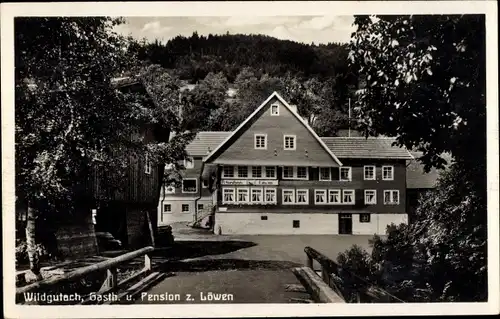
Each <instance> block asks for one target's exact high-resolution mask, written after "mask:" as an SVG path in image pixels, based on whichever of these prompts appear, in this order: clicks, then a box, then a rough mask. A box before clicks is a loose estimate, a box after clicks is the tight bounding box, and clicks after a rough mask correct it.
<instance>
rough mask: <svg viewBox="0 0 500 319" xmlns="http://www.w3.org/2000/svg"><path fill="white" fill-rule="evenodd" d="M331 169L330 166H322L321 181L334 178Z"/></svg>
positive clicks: (320, 170)
mask: <svg viewBox="0 0 500 319" xmlns="http://www.w3.org/2000/svg"><path fill="white" fill-rule="evenodd" d="M331 172H332V171H331V169H330V167H320V168H319V180H320V181H331V180H332V175H331Z"/></svg>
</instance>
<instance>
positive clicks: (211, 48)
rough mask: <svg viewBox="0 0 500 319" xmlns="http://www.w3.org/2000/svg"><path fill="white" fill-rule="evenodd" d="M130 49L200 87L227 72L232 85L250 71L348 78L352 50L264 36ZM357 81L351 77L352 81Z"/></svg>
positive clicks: (182, 40)
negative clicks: (200, 83)
mask: <svg viewBox="0 0 500 319" xmlns="http://www.w3.org/2000/svg"><path fill="white" fill-rule="evenodd" d="M131 50H132V51H133V52H134V53H136V54H137V56H138V58H139V59H140V60H142V61H146V62H148V63H149V64H158V65H160V66H161V67H163V68H165V69H169V70H173V71H174V72H175V75H177V76H178V77H179V78H180V79H181V80H188V81H190V82H192V83H195V82H196V81H198V80H201V79H203V78H205V77H206V76H207V74H208V73H210V72H213V73H218V72H223V73H224V75H225V76H226V77H227V79H228V81H229V82H233V81H234V80H235V79H236V76H237V75H238V73H240V72H241V70H242V69H243V68H245V67H250V68H252V69H253V71H254V72H255V73H256V75H257V76H259V77H260V76H261V75H263V74H268V75H269V76H283V75H285V74H286V73H288V72H290V73H292V74H293V75H295V76H299V77H318V78H320V79H325V78H329V77H335V76H336V75H347V74H348V67H347V54H348V50H347V46H346V45H345V44H339V43H330V44H327V45H314V44H311V45H308V44H304V43H298V42H294V41H288V40H279V39H276V38H273V37H269V36H265V35H243V34H236V35H231V34H225V35H211V34H209V35H208V36H203V35H201V36H199V35H198V33H197V32H194V33H193V34H192V35H191V36H190V37H184V36H177V37H175V38H173V39H171V40H169V41H168V42H166V43H164V44H162V43H161V42H159V41H154V42H149V43H148V42H147V41H145V40H143V41H142V42H138V43H135V44H134V45H133V46H132V47H131ZM350 79H351V81H352V80H353V78H352V74H351V77H350Z"/></svg>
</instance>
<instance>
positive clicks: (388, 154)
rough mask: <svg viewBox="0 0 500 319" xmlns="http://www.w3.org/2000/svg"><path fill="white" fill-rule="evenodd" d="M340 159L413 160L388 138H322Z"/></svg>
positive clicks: (405, 151)
mask: <svg viewBox="0 0 500 319" xmlns="http://www.w3.org/2000/svg"><path fill="white" fill-rule="evenodd" d="M321 139H322V140H323V141H325V144H326V145H327V146H328V148H330V149H331V150H332V152H334V153H335V154H336V155H337V156H338V157H339V158H378V159H413V156H412V155H411V154H410V153H409V152H408V151H407V150H406V149H405V148H403V147H397V146H392V143H393V142H394V140H395V139H394V138H387V137H382V138H378V137H369V138H365V137H322V138H321Z"/></svg>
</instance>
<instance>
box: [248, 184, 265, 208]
mask: <svg viewBox="0 0 500 319" xmlns="http://www.w3.org/2000/svg"><path fill="white" fill-rule="evenodd" d="M253 191H260V200H259V201H254V200H253ZM249 201H250V203H252V204H262V203H263V202H264V189H263V187H251V188H250V198H249Z"/></svg>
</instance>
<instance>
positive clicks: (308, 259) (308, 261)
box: [306, 254, 314, 270]
mask: <svg viewBox="0 0 500 319" xmlns="http://www.w3.org/2000/svg"><path fill="white" fill-rule="evenodd" d="M306 256H307V267H309V268H311V269H312V270H314V268H313V258H312V256H310V255H309V254H306Z"/></svg>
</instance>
